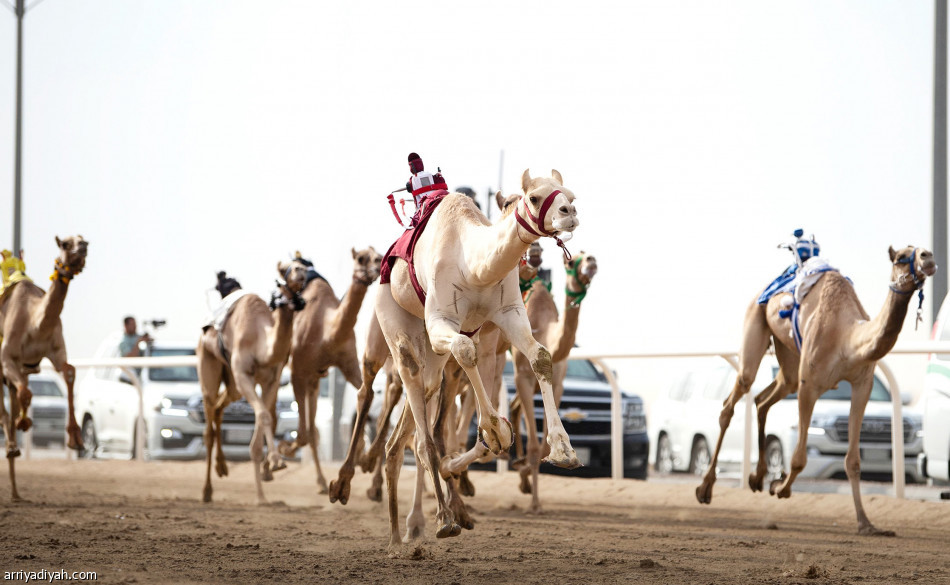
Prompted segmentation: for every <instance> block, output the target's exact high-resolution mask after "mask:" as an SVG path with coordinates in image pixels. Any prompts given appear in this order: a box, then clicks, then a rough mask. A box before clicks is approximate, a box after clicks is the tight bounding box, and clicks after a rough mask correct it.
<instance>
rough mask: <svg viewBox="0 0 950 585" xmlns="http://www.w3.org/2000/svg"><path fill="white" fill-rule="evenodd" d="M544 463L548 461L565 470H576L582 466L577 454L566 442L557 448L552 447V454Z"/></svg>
mask: <svg viewBox="0 0 950 585" xmlns="http://www.w3.org/2000/svg"><path fill="white" fill-rule="evenodd" d="M542 461H547V462H548V463H551V464H553V465H557V466H558V467H562V468H564V469H576V468H578V467H580V466H581V462H580V460H579V459H578V458H577V453H575V452H574V448H573V447H571V444H570V443H568V442H566V441H562V442H560V443H558V444H557V446H554V445H552V446H551V452H550V453H549V454H548V456H547V457H545V458H544V459H543V460H542Z"/></svg>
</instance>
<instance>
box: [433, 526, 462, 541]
mask: <svg viewBox="0 0 950 585" xmlns="http://www.w3.org/2000/svg"><path fill="white" fill-rule="evenodd" d="M459 534H462V527H461V526H459V525H458V524H456V523H455V522H452V523H451V524H446V525H445V526H443V527H442V528H439V531H438V532H436V533H435V537H436V538H450V537H452V536H458V535H459Z"/></svg>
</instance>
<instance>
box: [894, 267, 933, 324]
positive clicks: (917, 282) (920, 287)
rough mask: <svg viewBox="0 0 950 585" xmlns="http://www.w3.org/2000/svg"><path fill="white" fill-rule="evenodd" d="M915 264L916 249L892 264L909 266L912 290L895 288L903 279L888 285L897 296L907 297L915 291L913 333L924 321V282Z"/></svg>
mask: <svg viewBox="0 0 950 585" xmlns="http://www.w3.org/2000/svg"><path fill="white" fill-rule="evenodd" d="M916 263H917V248H914V251H913V252H911V254H910V257H908V258H902V259H900V260H897V261H896V262H894V264H909V265H910V276H911V278H912V279H913V280H914V288H913V289H911V290H900V289H899V288H897V286H896V285H897V284H898V283H900V282H901V281H902V280H903V278H898V279H897V281H896V282H892V283H891V284H890V288H891V290H892V291H894V292H895V293H897V294H899V295H909V294H911V293H913V292H914V290H916V291H917V298H918V299H919V302H918V303H917V321H916V322H915V323H914V331H917V326H918V325H919V324H920V322H921V321H923V320H924V317H923V314H924V280H925V279H923V278H920V276H918V275H917V268H916V267H915V266H914V265H915V264H916Z"/></svg>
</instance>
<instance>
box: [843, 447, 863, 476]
mask: <svg viewBox="0 0 950 585" xmlns="http://www.w3.org/2000/svg"><path fill="white" fill-rule="evenodd" d="M844 472H845V473H846V474H847V475H848V479H852V478H855V477H860V476H861V459H860V458H859V457H857V456H852V455H851V453H850V452H849V453H848V454H847V455H845V457H844Z"/></svg>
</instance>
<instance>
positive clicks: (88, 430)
mask: <svg viewBox="0 0 950 585" xmlns="http://www.w3.org/2000/svg"><path fill="white" fill-rule="evenodd" d="M82 442H83V448H82V449H81V450H80V451H79V456H80V457H82V458H83V459H95V458H96V452H97V451H98V450H99V441H98V440H97V439H96V425H95V423H93V422H92V419H91V418H87V419H86V420H84V421H83V423H82Z"/></svg>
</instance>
